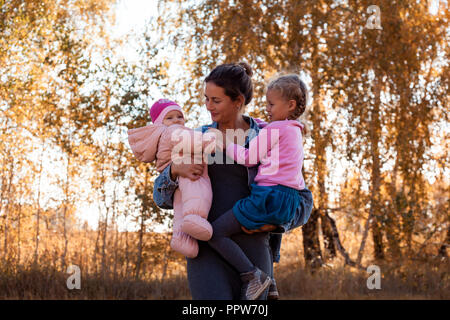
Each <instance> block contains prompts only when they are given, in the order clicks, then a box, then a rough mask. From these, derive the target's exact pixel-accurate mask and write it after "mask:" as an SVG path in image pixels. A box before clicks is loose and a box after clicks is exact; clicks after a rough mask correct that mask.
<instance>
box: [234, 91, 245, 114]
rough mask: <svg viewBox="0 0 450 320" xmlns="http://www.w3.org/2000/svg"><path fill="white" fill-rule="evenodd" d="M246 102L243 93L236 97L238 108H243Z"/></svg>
mask: <svg viewBox="0 0 450 320" xmlns="http://www.w3.org/2000/svg"><path fill="white" fill-rule="evenodd" d="M244 102H245V98H244V96H243V95H242V94H241V95H239V97H237V99H236V107H237V108H238V110H241V109H242V107H243V106H244Z"/></svg>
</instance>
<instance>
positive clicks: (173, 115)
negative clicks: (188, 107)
mask: <svg viewBox="0 0 450 320" xmlns="http://www.w3.org/2000/svg"><path fill="white" fill-rule="evenodd" d="M173 124H181V125H182V126H184V116H183V114H182V113H181V112H180V111H178V110H172V111H170V112H169V113H167V114H166V116H165V117H164V120H163V125H165V126H171V125H173Z"/></svg>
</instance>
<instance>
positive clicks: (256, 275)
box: [241, 268, 272, 300]
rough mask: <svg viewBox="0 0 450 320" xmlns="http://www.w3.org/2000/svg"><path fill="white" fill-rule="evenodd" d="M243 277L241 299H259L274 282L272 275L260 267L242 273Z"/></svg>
mask: <svg viewBox="0 0 450 320" xmlns="http://www.w3.org/2000/svg"><path fill="white" fill-rule="evenodd" d="M241 279H242V282H243V285H242V289H241V300H256V299H258V298H259V297H260V296H261V294H262V293H263V292H264V290H266V289H267V287H268V286H269V285H270V284H271V282H272V281H271V279H270V277H269V276H268V275H267V274H265V273H264V272H263V271H261V270H260V269H259V268H255V269H254V270H253V271H250V272H245V273H241Z"/></svg>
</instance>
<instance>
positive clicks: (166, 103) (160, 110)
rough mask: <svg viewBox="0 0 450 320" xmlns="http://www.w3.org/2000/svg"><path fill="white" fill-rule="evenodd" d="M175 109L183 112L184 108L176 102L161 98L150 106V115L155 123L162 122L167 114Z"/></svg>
mask: <svg viewBox="0 0 450 320" xmlns="http://www.w3.org/2000/svg"><path fill="white" fill-rule="evenodd" d="M173 110H177V111H180V112H181V114H183V110H182V109H181V107H180V106H179V105H178V104H177V103H176V102H174V101H171V100H168V99H159V100H158V101H156V102H155V103H154V104H153V105H152V107H151V108H150V117H151V118H152V121H153V123H160V124H161V123H162V122H163V120H164V117H165V116H166V114H167V113H169V112H170V111H173ZM183 117H184V115H183Z"/></svg>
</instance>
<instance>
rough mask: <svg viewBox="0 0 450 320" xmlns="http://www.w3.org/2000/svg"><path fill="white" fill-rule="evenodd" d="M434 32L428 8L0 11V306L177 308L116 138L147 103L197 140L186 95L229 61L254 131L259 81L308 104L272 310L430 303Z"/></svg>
mask: <svg viewBox="0 0 450 320" xmlns="http://www.w3.org/2000/svg"><path fill="white" fill-rule="evenodd" d="M448 18H449V10H448V2H447V1H442V0H440V1H439V0H429V1H409V0H403V1H387V0H377V1H372V0H371V1H350V0H349V1H346V0H341V1H340V0H320V1H317V0H314V1H309V0H305V1H292V0H280V1H268V0H242V1H231V0H226V1H216V0H203V1H202V0H196V1H191V0H188V1H175V0H174V1H170V0H166V1H157V0H148V1H144V0H122V1H114V0H95V1H94V0H58V1H55V0H52V1H50V0H40V1H32V0H0V128H1V131H0V137H1V138H0V256H1V258H0V298H1V299H190V294H189V290H188V287H187V280H186V271H185V264H186V263H185V259H184V258H183V257H182V256H180V255H179V254H177V253H175V252H173V251H172V250H170V248H169V240H170V236H171V235H170V230H171V228H170V227H171V218H172V212H171V211H168V210H161V209H159V208H158V207H156V205H155V204H154V202H153V198H152V193H153V182H154V179H155V178H156V177H157V175H158V172H157V171H156V169H155V167H154V166H152V165H149V164H144V163H140V162H138V161H136V159H135V158H134V156H133V154H132V152H131V150H130V148H129V145H128V142H127V133H126V132H127V130H128V129H130V128H136V127H140V126H143V125H145V124H146V123H147V122H148V121H150V118H149V115H148V108H149V106H151V104H152V103H153V102H154V101H155V100H157V99H159V98H161V97H165V98H169V99H173V100H176V101H177V102H178V103H179V104H180V105H181V106H183V108H184V110H185V112H186V114H187V115H188V120H189V121H188V123H187V125H188V126H190V127H192V128H194V127H197V126H199V125H202V124H207V123H209V122H210V121H211V120H210V117H209V114H208V113H207V111H206V108H205V107H204V102H203V91H202V89H203V80H204V78H205V77H206V75H207V74H208V73H209V72H210V71H211V70H212V69H213V68H214V67H215V66H216V65H219V64H221V63H228V62H239V61H246V62H248V63H249V64H250V65H251V66H252V67H253V70H254V75H253V81H254V84H255V98H254V99H253V101H252V103H251V104H250V105H249V106H247V110H246V113H247V114H250V115H252V116H255V117H259V118H262V119H266V120H267V118H266V114H265V111H264V110H265V91H264V88H265V86H266V84H267V83H268V81H270V79H272V78H273V77H275V76H277V75H278V74H283V73H296V74H299V75H300V76H301V77H302V79H304V80H305V82H306V83H307V84H308V86H309V90H310V95H311V101H310V103H309V105H308V107H307V112H306V113H305V114H304V116H302V119H301V120H302V121H303V122H304V123H306V125H307V127H308V131H309V133H308V135H307V136H306V137H305V145H304V148H305V163H304V176H305V180H306V183H307V186H308V187H309V188H310V189H311V190H312V192H313V194H314V200H315V207H314V210H313V212H312V215H311V218H310V220H309V221H308V223H307V224H306V225H305V226H303V227H302V228H298V229H295V230H294V231H292V232H290V233H288V234H286V235H285V236H284V237H283V243H282V251H281V261H280V263H279V264H276V265H275V278H276V279H277V283H278V286H279V291H280V298H281V299H421V298H423V299H449V298H450V288H449V287H450V286H449V272H450V264H449V260H448V250H449V245H450V208H449V205H450V200H449V195H450V190H449V187H450V179H449V176H450V169H449V163H450V161H449V160H450V159H449V152H448V151H449V147H450V146H449V144H450V139H449V138H450V124H449V119H448V116H449V75H450V72H449V46H448V43H449V38H450V28H449V25H448ZM70 265H77V266H79V267H80V270H81V290H76V289H75V290H69V289H68V288H67V287H66V279H67V278H68V277H69V275H70V274H68V273H66V271H67V268H68V267H69V266H70ZM370 265H377V266H379V267H380V270H381V275H382V279H381V289H378V290H370V289H368V288H367V285H366V281H367V278H368V277H369V276H370V274H369V273H368V272H367V267H368V266H370Z"/></svg>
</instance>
